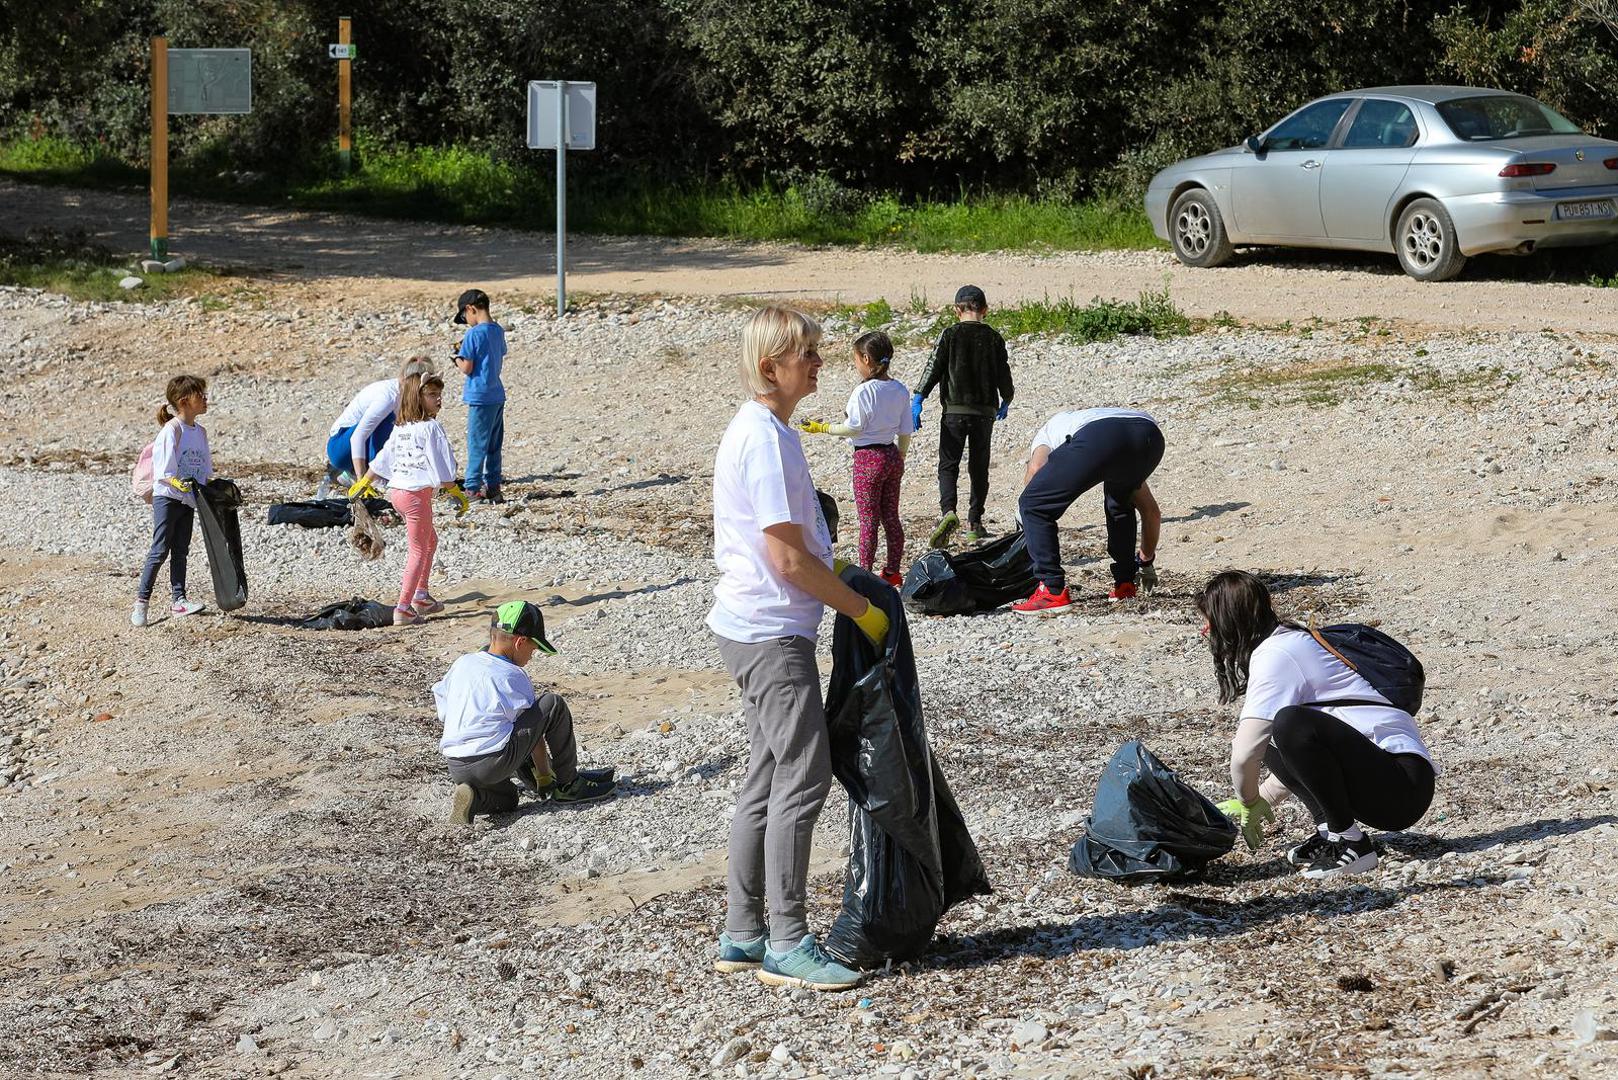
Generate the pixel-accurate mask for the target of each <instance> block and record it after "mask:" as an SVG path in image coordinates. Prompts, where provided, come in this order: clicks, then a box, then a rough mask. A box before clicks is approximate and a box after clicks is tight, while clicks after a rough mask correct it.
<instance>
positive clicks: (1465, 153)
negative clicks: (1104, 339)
mask: <svg viewBox="0 0 1618 1080" xmlns="http://www.w3.org/2000/svg"><path fill="white" fill-rule="evenodd" d="M1615 206H1618V142H1613V141H1611V140H1610V139H1597V138H1594V137H1592V136H1590V135H1586V134H1584V133H1583V132H1582V131H1580V130H1579V128H1578V126H1577V125H1576V124H1574V123H1572V122H1571V121H1569V120H1567V119H1566V118H1565V117H1563V116H1561V115H1560V114H1558V113H1557V112H1556V111H1555V110H1554V109H1551V108H1549V107H1547V106H1545V105H1542V104H1540V103H1539V102H1537V101H1535V100H1534V99H1533V98H1529V97H1524V96H1523V95H1521V94H1512V93H1507V92H1505V91H1502V90H1479V89H1474V88H1471V87H1465V86H1381V87H1376V88H1374V89H1370V90H1352V91H1349V92H1347V93H1343V94H1333V95H1331V96H1330V97H1324V98H1321V99H1319V100H1318V101H1311V102H1310V103H1309V104H1307V105H1305V106H1304V107H1303V108H1301V109H1299V110H1298V111H1297V112H1294V113H1293V114H1292V115H1290V116H1288V117H1287V118H1286V119H1284V120H1282V121H1281V122H1280V123H1279V124H1276V125H1275V126H1274V127H1272V128H1270V129H1269V130H1268V131H1265V132H1263V133H1262V134H1259V135H1254V136H1253V137H1251V138H1249V139H1248V140H1247V142H1246V143H1245V144H1244V145H1242V146H1232V147H1230V148H1229V149H1226V150H1218V151H1215V152H1214V153H1211V154H1205V155H1203V156H1202V157H1195V158H1189V159H1187V160H1185V161H1182V162H1179V163H1178V164H1176V165H1172V166H1170V167H1169V168H1167V169H1164V170H1163V171H1162V172H1160V173H1158V174H1157V175H1156V176H1155V177H1153V178H1152V182H1151V185H1150V186H1149V187H1148V188H1147V191H1146V214H1147V216H1148V217H1149V218H1151V221H1152V228H1153V229H1154V230H1156V232H1157V235H1158V236H1159V237H1161V238H1162V239H1164V240H1167V241H1169V243H1171V244H1172V245H1173V246H1174V254H1175V255H1176V256H1177V257H1178V258H1179V260H1180V261H1181V262H1183V263H1185V264H1186V265H1187V266H1217V265H1219V264H1220V263H1222V262H1224V261H1226V260H1227V259H1229V258H1230V257H1231V253H1232V251H1233V250H1234V249H1235V248H1237V247H1241V246H1243V245H1249V244H1266V245H1281V246H1288V247H1324V248H1349V249H1354V250H1358V251H1392V252H1395V253H1396V254H1397V255H1398V256H1399V262H1400V264H1401V265H1403V267H1404V269H1405V272H1406V273H1407V274H1409V275H1410V276H1411V277H1414V278H1419V279H1420V280H1422V281H1444V280H1447V279H1449V278H1452V277H1454V276H1455V275H1456V274H1458V273H1460V272H1461V268H1462V267H1464V266H1465V265H1466V260H1467V257H1468V256H1471V255H1478V254H1482V253H1484V252H1491V251H1498V252H1511V253H1514V254H1519V255H1521V254H1527V253H1528V252H1530V251H1533V250H1535V249H1537V248H1550V247H1573V246H1582V245H1591V244H1605V243H1608V242H1610V241H1612V240H1615V239H1618V212H1615Z"/></svg>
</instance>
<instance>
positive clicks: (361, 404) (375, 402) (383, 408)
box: [326, 379, 399, 458]
mask: <svg viewBox="0 0 1618 1080" xmlns="http://www.w3.org/2000/svg"><path fill="white" fill-rule="evenodd" d="M398 411H399V380H398V379H378V380H377V381H376V382H374V383H369V384H367V385H366V386H365V387H364V388H362V389H361V390H360V392H359V393H357V394H355V395H354V400H353V401H350V402H349V403H348V408H346V409H344V410H343V415H341V416H339V417H338V418H337V422H336V423H335V424H333V425H332V426H331V431H329V432H327V433H326V437H327V438H330V437H331V436H333V435H335V434H337V433H338V432H339V431H341V430H343V429H344V428H346V427H352V428H353V429H354V434H353V435H352V436H351V437H350V439H349V446H350V447H351V448H352V449H353V450H354V452H355V455H356V456H357V457H362V458H363V457H364V456H365V440H367V439H369V438H370V437H371V432H373V431H375V430H376V429H377V427H378V425H380V424H381V423H382V421H383V420H386V419H387V418H388V417H389V416H392V415H393V414H394V413H396V412H398Z"/></svg>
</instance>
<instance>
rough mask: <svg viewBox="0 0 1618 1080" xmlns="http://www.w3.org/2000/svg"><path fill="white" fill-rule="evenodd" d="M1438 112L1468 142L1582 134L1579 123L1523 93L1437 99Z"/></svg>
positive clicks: (1452, 129)
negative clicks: (1445, 99)
mask: <svg viewBox="0 0 1618 1080" xmlns="http://www.w3.org/2000/svg"><path fill="white" fill-rule="evenodd" d="M1438 115H1439V116H1442V117H1443V118H1444V123H1446V124H1448V125H1449V129H1450V130H1451V131H1453V132H1454V133H1455V137H1456V138H1458V139H1461V140H1463V141H1465V142H1489V141H1491V140H1494V139H1519V138H1522V137H1523V136H1525V135H1579V134H1582V132H1581V131H1580V130H1579V125H1577V124H1575V123H1574V122H1573V121H1571V120H1569V119H1568V118H1567V117H1565V116H1563V115H1562V114H1561V113H1559V112H1557V111H1556V110H1555V109H1553V108H1551V107H1549V106H1548V105H1541V104H1540V103H1539V102H1537V101H1535V100H1534V99H1533V98H1531V97H1523V96H1522V95H1520V94H1489V95H1487V96H1486V97H1469V98H1456V99H1455V100H1454V101H1441V102H1439V103H1438Z"/></svg>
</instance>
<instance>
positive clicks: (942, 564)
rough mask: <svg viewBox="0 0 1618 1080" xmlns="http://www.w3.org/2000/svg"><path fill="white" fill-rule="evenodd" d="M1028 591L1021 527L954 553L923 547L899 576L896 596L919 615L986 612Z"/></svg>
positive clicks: (1029, 565) (1029, 569)
mask: <svg viewBox="0 0 1618 1080" xmlns="http://www.w3.org/2000/svg"><path fill="white" fill-rule="evenodd" d="M1033 591H1034V564H1033V562H1032V560H1030V559H1029V558H1028V542H1027V541H1026V540H1024V539H1023V534H1022V530H1021V529H1018V530H1017V531H1016V532H1010V533H1007V534H1006V535H1005V536H1002V537H1000V538H999V539H997V540H993V541H990V542H989V543H987V544H984V545H982V546H981V547H975V548H973V549H971V550H970V551H963V552H960V553H959V554H950V553H949V552H947V551H929V552H928V553H927V554H925V555H923V556H922V557H921V558H919V559H917V560H916V561H915V563H914V564H912V565H911V567H910V572H909V573H907V574H905V582H904V587H903V588H902V589H901V590H900V595H901V596H902V597H903V598H904V602H905V603H906V604H907V605H908V606H909V607H910V609H911V610H912V611H916V612H919V613H921V614H923V615H967V614H971V613H972V612H975V611H991V610H993V609H994V608H997V607H999V606H1000V605H1002V604H1009V603H1011V601H1013V600H1021V599H1022V598H1023V597H1025V596H1028V595H1029V594H1030V593H1032V592H1033Z"/></svg>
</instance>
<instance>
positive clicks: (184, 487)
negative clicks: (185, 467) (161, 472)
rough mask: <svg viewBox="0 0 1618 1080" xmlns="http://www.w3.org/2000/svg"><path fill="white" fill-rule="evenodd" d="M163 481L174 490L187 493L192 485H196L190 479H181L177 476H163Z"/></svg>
mask: <svg viewBox="0 0 1618 1080" xmlns="http://www.w3.org/2000/svg"><path fill="white" fill-rule="evenodd" d="M163 482H164V483H165V484H167V485H168V486H169V487H171V488H173V489H174V490H175V491H183V492H186V493H188V494H189V493H190V491H191V490H192V489H193V488H194V487H196V485H195V484H193V483H192V482H191V481H189V480H181V479H180V478H179V477H178V476H165V477H164V478H163Z"/></svg>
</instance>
